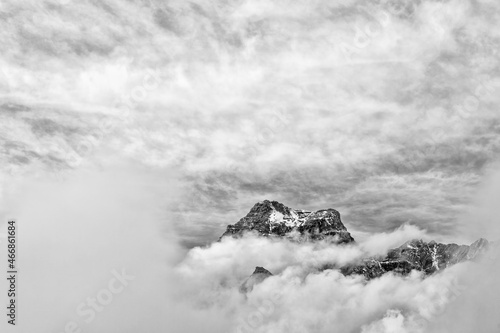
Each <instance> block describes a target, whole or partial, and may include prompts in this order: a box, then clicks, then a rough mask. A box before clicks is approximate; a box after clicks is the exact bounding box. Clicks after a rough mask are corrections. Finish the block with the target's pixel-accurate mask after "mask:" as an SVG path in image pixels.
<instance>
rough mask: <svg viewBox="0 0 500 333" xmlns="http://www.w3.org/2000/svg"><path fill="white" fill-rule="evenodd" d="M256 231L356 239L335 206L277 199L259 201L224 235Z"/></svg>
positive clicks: (271, 234) (308, 237)
mask: <svg viewBox="0 0 500 333" xmlns="http://www.w3.org/2000/svg"><path fill="white" fill-rule="evenodd" d="M245 232H255V233H257V234H259V235H261V236H266V237H287V238H293V239H296V238H297V237H298V238H299V239H300V240H323V239H329V240H332V241H335V242H336V243H350V242H354V238H352V237H351V234H350V233H349V232H348V231H347V229H346V227H345V226H344V224H342V221H341V220H340V213H339V212H338V211H336V210H335V209H331V208H329V209H322V210H318V211H314V212H312V211H306V210H296V209H291V208H289V207H287V206H285V205H283V204H282V203H279V202H277V201H269V200H264V201H262V202H258V203H256V204H255V205H254V206H253V207H252V209H251V210H250V212H249V213H248V214H247V215H246V216H245V217H243V218H242V219H241V220H239V221H238V222H237V223H236V224H233V225H228V226H227V229H226V232H224V234H223V235H222V236H221V238H220V239H222V238H223V237H225V236H232V237H241V236H242V235H243V234H244V233H245Z"/></svg>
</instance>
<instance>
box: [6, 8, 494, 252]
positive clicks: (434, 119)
mask: <svg viewBox="0 0 500 333" xmlns="http://www.w3.org/2000/svg"><path fill="white" fill-rule="evenodd" d="M398 3H399V2H398ZM400 3H402V4H403V5H401V4H400V5H397V6H396V5H393V4H392V2H390V1H384V0H381V1H348V0H344V1H341V0H338V1H321V0H312V1H292V0H288V1H285V0H277V1H272V2H270V1H259V0H251V1H250V0H248V1H241V0H234V1H230V0H223V1H222V0H221V1H168V2H166V1H155V0H143V1H139V0H136V1H124V0H121V1H117V0H115V1H111V0H110V1H106V2H105V4H104V3H103V2H102V1H98V0H95V1H93V0H86V1H76V0H74V1H72V0H50V1H43V2H42V1H37V0H31V1H28V0H24V1H14V0H12V1H10V0H9V1H2V3H1V4H0V17H1V20H0V41H1V45H2V52H1V55H0V144H1V146H2V150H1V151H0V159H1V163H0V168H1V170H2V190H4V191H6V189H8V186H9V185H8V179H11V178H9V177H22V176H23V175H26V174H29V175H36V174H38V175H39V177H41V178H46V177H48V176H50V177H54V179H61V177H63V179H64V177H67V176H68V175H69V176H71V174H72V172H75V170H86V169H92V168H99V167H105V165H106V164H107V163H108V162H109V161H110V160H115V159H116V160H118V159H124V158H126V159H127V160H129V161H131V162H130V163H133V164H134V165H137V164H138V165H141V169H140V170H143V171H141V172H144V173H148V172H152V173H154V174H155V175H156V176H157V177H158V179H160V178H163V177H164V178H170V177H171V175H172V174H174V175H175V182H176V183H177V186H178V191H177V192H176V193H174V194H172V195H171V196H172V197H173V199H174V200H175V204H173V205H172V206H171V207H170V209H172V210H174V211H175V212H176V230H177V232H178V233H179V234H180V235H181V237H182V238H183V240H184V244H185V245H188V246H193V245H196V244H205V243H208V242H212V241H214V240H216V239H217V238H218V237H219V236H220V235H221V234H222V233H223V232H224V229H225V226H226V225H227V224H232V223H235V222H236V221H237V220H238V219H239V218H241V217H242V216H244V215H245V214H246V213H247V212H248V211H249V210H250V208H251V207H252V205H253V204H254V203H255V202H257V201H261V200H263V199H270V200H277V201H280V202H283V203H284V204H285V205H287V206H290V207H292V208H298V209H320V208H335V209H337V210H339V211H340V213H341V214H342V219H343V222H344V223H345V224H346V226H347V228H348V229H349V230H350V231H352V232H353V236H354V237H355V238H356V236H357V235H362V234H365V233H374V232H382V231H389V230H393V229H395V228H397V227H399V226H401V225H402V224H405V223H410V224H413V225H416V226H418V227H420V228H422V229H426V230H428V232H429V233H430V234H434V235H436V237H445V238H446V237H452V238H453V237H459V235H460V237H465V238H467V236H463V235H462V234H463V226H464V225H471V224H473V225H474V224H475V223H477V221H474V220H473V219H472V217H471V216H472V215H471V213H470V212H471V209H472V208H473V206H474V204H475V197H476V193H477V192H478V191H479V189H480V188H482V186H483V185H484V184H485V183H487V182H488V180H487V179H488V178H487V177H488V175H489V173H490V172H493V171H494V170H495V169H496V162H497V160H498V157H499V156H498V155H499V152H500V139H499V135H498V134H499V133H500V113H499V111H498V109H497V106H498V102H499V97H498V96H500V95H499V94H498V88H499V85H500V80H499V79H500V76H499V55H498V46H499V37H500V36H499V34H500V30H498V29H496V28H495V27H496V24H497V22H498V21H499V19H500V18H499V13H500V3H499V2H498V1H496V0H456V1H451V0H450V1H430V0H428V1H420V0H419V1H411V2H410V1H402V2H400ZM58 177H59V178H58ZM159 183H161V182H159ZM167 199H168V200H167ZM171 199H172V198H165V201H170V200H171ZM0 200H2V194H1V193H0ZM1 206H2V205H0V207H1ZM2 209H3V210H2ZM0 210H2V211H0V215H1V216H2V220H3V219H4V217H5V216H4V214H6V213H5V208H0ZM483 231H484V230H482V229H480V228H475V231H474V234H473V235H470V239H467V241H473V240H474V238H477V237H479V236H488V235H482V232H483ZM490 236H494V235H490ZM497 236H498V235H497Z"/></svg>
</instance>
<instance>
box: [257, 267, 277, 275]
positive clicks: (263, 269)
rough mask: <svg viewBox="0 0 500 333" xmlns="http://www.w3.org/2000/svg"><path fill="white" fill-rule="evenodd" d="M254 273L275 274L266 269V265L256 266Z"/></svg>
mask: <svg viewBox="0 0 500 333" xmlns="http://www.w3.org/2000/svg"><path fill="white" fill-rule="evenodd" d="M253 274H267V275H273V274H272V273H271V272H269V271H268V270H267V269H265V268H264V267H259V266H257V267H255V271H254V272H253Z"/></svg>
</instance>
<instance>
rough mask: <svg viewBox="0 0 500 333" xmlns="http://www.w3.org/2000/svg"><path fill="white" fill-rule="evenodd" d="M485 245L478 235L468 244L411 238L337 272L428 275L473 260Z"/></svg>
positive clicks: (375, 274)
mask: <svg viewBox="0 0 500 333" xmlns="http://www.w3.org/2000/svg"><path fill="white" fill-rule="evenodd" d="M489 247H490V246H489V243H488V241H487V240H485V239H479V240H478V241H476V242H474V243H473V244H471V245H470V246H468V245H457V244H441V243H436V242H434V241H432V242H430V243H426V242H424V241H422V240H412V241H409V242H406V243H405V244H403V245H401V246H400V247H398V248H396V249H392V250H390V251H389V253H388V254H387V256H386V257H385V258H369V259H365V260H364V261H363V262H362V263H360V264H357V265H348V266H345V267H342V268H341V272H342V273H343V274H344V275H352V274H361V275H364V276H365V277H366V278H367V279H373V278H377V277H380V276H382V275H384V274H385V273H388V272H394V273H398V274H402V275H407V274H409V273H410V272H411V271H412V270H417V271H421V272H424V273H425V274H428V275H429V274H433V273H435V272H437V271H440V270H442V269H445V268H446V267H449V266H451V265H454V264H457V263H460V262H463V261H467V260H474V259H476V258H477V257H479V256H480V255H482V254H484V253H485V252H486V251H488V249H489Z"/></svg>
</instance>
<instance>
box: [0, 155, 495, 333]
mask: <svg viewBox="0 0 500 333" xmlns="http://www.w3.org/2000/svg"><path fill="white" fill-rule="evenodd" d="M172 175H175V173H174V172H172V171H171V170H170V171H169V172H167V173H166V172H164V170H161V171H157V172H151V171H150V170H147V171H146V170H145V169H144V168H143V167H141V166H139V165H135V164H134V163H131V162H130V161H121V162H114V163H109V164H107V165H104V166H103V167H102V168H101V169H100V170H99V169H92V168H88V169H86V170H85V171H83V170H82V171H81V172H77V173H73V174H71V175H70V176H68V177H67V178H66V179H65V180H64V181H61V182H55V181H41V180H39V179H38V180H36V179H30V178H24V179H16V180H15V181H12V182H11V183H10V185H11V186H9V187H8V188H5V189H4V196H3V203H4V204H5V205H6V206H4V207H9V209H8V212H7V213H6V214H8V215H9V216H15V217H16V220H17V221H19V267H20V268H19V272H20V274H19V290H20V293H19V298H18V300H19V310H18V311H19V318H18V326H17V327H15V328H14V329H12V328H10V327H6V331H7V332H33V331H37V332H64V331H65V329H67V327H68V326H67V325H68V323H71V322H72V323H74V324H69V325H70V326H69V327H70V328H71V329H75V332H80V331H78V329H81V332H172V333H177V332H179V333H181V332H182V333H184V332H200V331H203V332H331V331H335V332H470V331H471V330H472V329H473V328H474V329H475V330H478V331H480V332H495V329H496V327H497V326H496V325H497V324H498V323H497V319H496V318H497V316H496V313H495V311H496V309H497V308H498V305H499V304H498V302H499V299H500V298H499V297H498V296H499V295H498V288H497V287H496V280H495V279H496V278H495V277H496V276H498V275H497V274H498V269H499V268H498V260H496V261H495V259H496V258H495V257H494V256H492V255H490V256H488V257H487V258H485V259H484V262H483V263H477V262H474V263H472V262H469V263H463V264H459V265H456V266H454V267H451V268H448V269H446V270H444V271H442V272H439V273H438V274H435V275H433V276H430V277H427V278H424V277H423V276H422V275H420V274H419V273H417V272H414V273H412V274H411V275H410V276H408V277H400V276H394V275H392V274H387V275H385V276H383V277H381V278H379V279H375V280H372V281H370V282H366V281H364V280H363V278H361V277H356V276H351V277H345V276H343V275H342V274H341V273H340V272H339V271H338V270H336V269H330V270H325V271H320V270H318V268H320V267H322V266H324V265H326V264H329V265H334V266H337V267H338V266H341V265H344V264H346V263H349V262H355V261H356V260H359V259H360V258H363V257H366V256H369V255H377V254H383V253H385V252H386V251H387V250H388V249H389V248H391V247H394V246H398V245H401V244H402V243H403V242H404V241H405V240H408V239H413V238H422V239H429V235H428V234H427V232H426V231H425V230H421V229H419V228H417V227H415V226H411V225H405V226H402V227H400V228H398V229H396V230H394V231H393V232H390V233H385V234H373V235H364V237H363V239H362V240H361V241H359V242H357V243H356V244H354V245H347V246H337V245H331V244H328V243H323V242H319V243H314V244H311V243H294V242H290V241H284V240H271V239H265V238H258V237H255V236H246V237H244V238H243V239H238V240H236V239H232V238H225V239H223V240H222V241H221V242H216V243H213V244H211V245H209V246H205V247H195V248H192V249H186V248H183V247H182V246H181V241H180V238H179V237H178V236H176V234H175V228H173V225H174V221H173V220H172V219H173V218H172V214H171V213H169V205H170V202H171V201H172V199H173V198H174V197H175V196H176V195H178V194H179V191H178V188H177V186H178V183H177V182H176V180H175V177H172ZM483 209H485V208H483ZM490 209H493V210H491V211H490V213H491V215H493V214H494V209H496V208H495V207H491V206H490ZM483 212H484V210H483ZM347 226H348V225H347ZM221 232H222V230H221ZM354 236H356V235H355V234H354ZM485 236H488V235H485ZM1 246H2V254H1V255H2V256H3V255H5V253H4V250H5V249H4V247H5V242H3V241H2V243H1ZM255 266H263V267H265V268H267V269H268V270H270V271H271V272H272V273H273V274H274V276H272V277H270V278H268V279H266V280H265V281H264V282H263V283H261V284H259V285H257V286H256V287H255V288H254V289H253V290H252V291H251V292H250V293H248V294H247V295H243V294H241V293H240V292H239V291H238V288H239V286H240V285H241V283H243V281H244V280H245V279H246V278H247V277H248V276H249V275H250V274H251V273H252V272H253V269H254V268H255ZM113 272H115V273H116V272H118V273H123V272H125V276H126V277H127V278H128V280H127V283H126V286H124V288H123V290H121V291H120V292H118V293H116V294H113V296H112V299H111V300H110V301H109V303H108V301H106V304H102V303H101V305H102V308H101V309H100V310H99V311H94V316H93V317H92V318H91V320H89V319H90V316H85V315H82V314H80V313H78V311H77V309H78V307H79V306H80V305H81V304H82V303H87V302H88V298H94V299H96V298H97V299H99V297H101V300H102V299H103V298H102V296H103V295H100V293H101V292H102V290H103V289H108V288H110V287H108V286H109V283H110V280H112V279H113V278H114V277H115V276H116V275H114V273H113ZM115 285H118V284H117V283H116V284H115ZM1 287H2V288H4V287H5V286H4V285H2V286H1ZM99 295H100V296H99ZM86 309H87V310H89V309H91V307H90V305H88V307H87V308H86ZM2 325H5V324H4V323H2ZM71 325H76V326H75V327H74V328H73V326H71ZM4 327H5V326H4ZM68 331H71V330H68Z"/></svg>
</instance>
